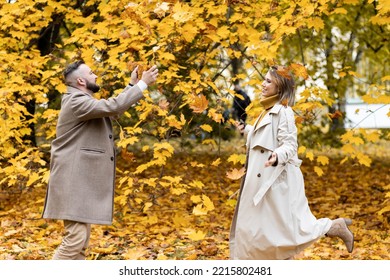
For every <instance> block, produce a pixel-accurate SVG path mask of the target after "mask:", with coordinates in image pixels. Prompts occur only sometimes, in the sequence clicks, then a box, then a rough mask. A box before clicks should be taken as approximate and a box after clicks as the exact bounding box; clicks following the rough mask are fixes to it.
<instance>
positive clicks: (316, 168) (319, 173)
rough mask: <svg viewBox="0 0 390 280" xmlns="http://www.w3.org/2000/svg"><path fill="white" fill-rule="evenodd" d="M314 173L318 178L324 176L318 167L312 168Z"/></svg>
mask: <svg viewBox="0 0 390 280" xmlns="http://www.w3.org/2000/svg"><path fill="white" fill-rule="evenodd" d="M314 172H315V173H317V175H318V176H320V177H321V176H322V175H323V174H324V171H323V170H322V169H321V168H320V167H318V166H314Z"/></svg>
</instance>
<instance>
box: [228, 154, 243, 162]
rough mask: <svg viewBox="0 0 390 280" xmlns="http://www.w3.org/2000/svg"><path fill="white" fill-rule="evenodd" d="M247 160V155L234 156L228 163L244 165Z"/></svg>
mask: <svg viewBox="0 0 390 280" xmlns="http://www.w3.org/2000/svg"><path fill="white" fill-rule="evenodd" d="M245 160H246V155H245V154H232V155H231V156H230V157H229V158H228V162H233V164H236V163H241V164H244V163H245Z"/></svg>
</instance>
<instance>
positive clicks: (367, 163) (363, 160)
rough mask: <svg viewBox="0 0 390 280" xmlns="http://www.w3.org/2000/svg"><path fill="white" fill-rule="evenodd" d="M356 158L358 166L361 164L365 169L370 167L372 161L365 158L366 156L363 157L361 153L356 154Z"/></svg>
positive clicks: (367, 157)
mask: <svg viewBox="0 0 390 280" xmlns="http://www.w3.org/2000/svg"><path fill="white" fill-rule="evenodd" d="M357 158H358V160H359V163H360V164H363V165H365V166H367V167H370V166H371V162H372V160H371V159H370V157H369V156H367V155H365V154H363V153H358V154H357Z"/></svg>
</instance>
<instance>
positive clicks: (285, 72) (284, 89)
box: [269, 65, 295, 106]
mask: <svg viewBox="0 0 390 280" xmlns="http://www.w3.org/2000/svg"><path fill="white" fill-rule="evenodd" d="M269 72H270V74H271V76H272V78H273V81H274V82H275V85H276V90H277V93H278V95H279V100H280V101H281V102H282V104H286V103H287V104H288V105H289V106H293V105H294V104H295V81H294V77H293V75H292V74H291V72H290V71H289V69H288V68H287V67H285V66H277V65H273V66H271V68H270V70H269Z"/></svg>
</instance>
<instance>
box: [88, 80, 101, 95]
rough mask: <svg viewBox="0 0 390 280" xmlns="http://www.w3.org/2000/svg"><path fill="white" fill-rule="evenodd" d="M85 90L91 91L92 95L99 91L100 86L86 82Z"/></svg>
mask: <svg viewBox="0 0 390 280" xmlns="http://www.w3.org/2000/svg"><path fill="white" fill-rule="evenodd" d="M86 86H87V89H89V90H90V91H92V92H93V93H96V92H98V91H99V90H100V86H99V85H97V84H93V83H90V82H88V81H87V85H86Z"/></svg>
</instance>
